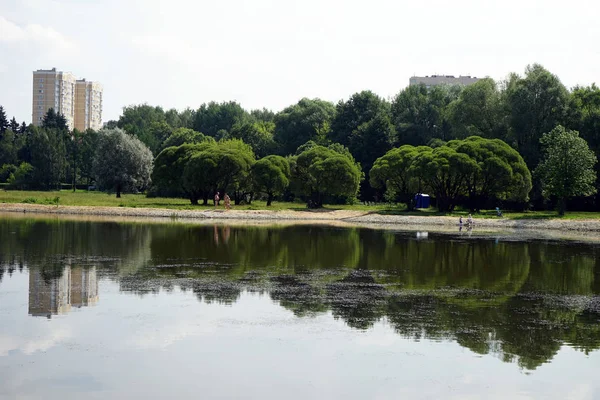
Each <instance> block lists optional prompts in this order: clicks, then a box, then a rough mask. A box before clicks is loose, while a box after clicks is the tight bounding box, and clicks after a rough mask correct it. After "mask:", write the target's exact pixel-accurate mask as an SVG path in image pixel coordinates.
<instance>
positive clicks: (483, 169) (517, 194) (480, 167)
mask: <svg viewBox="0 0 600 400" xmlns="http://www.w3.org/2000/svg"><path fill="white" fill-rule="evenodd" d="M447 146H448V147H450V148H452V149H454V150H456V151H457V152H458V153H463V154H466V155H468V156H469V157H470V158H472V159H473V160H474V161H475V162H476V163H477V166H476V168H474V169H473V173H472V174H470V175H468V176H467V177H466V185H467V192H468V196H469V203H470V208H471V209H472V210H476V209H477V210H479V209H480V208H481V206H482V204H483V203H484V201H485V200H488V199H491V198H496V199H499V200H511V201H517V202H526V201H527V200H529V192H530V191H531V187H532V184H531V173H530V172H529V169H528V168H527V164H525V161H524V160H523V157H521V155H520V154H519V152H517V151H516V150H515V149H513V148H512V147H510V146H509V145H508V144H506V143H505V142H503V141H502V140H500V139H484V138H482V137H479V136H471V137H468V138H466V139H464V140H451V141H450V142H448V144H447Z"/></svg>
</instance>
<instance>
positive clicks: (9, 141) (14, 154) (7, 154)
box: [0, 129, 19, 165]
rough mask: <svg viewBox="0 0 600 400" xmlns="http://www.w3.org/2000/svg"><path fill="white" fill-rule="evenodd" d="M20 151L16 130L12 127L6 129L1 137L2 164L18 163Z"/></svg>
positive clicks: (0, 163) (0, 158)
mask: <svg viewBox="0 0 600 400" xmlns="http://www.w3.org/2000/svg"><path fill="white" fill-rule="evenodd" d="M18 151H19V149H18V143H17V141H16V134H15V131H13V130H11V129H9V130H7V131H5V132H4V134H3V135H2V136H1V137H0V165H3V164H16V163H17V158H18Z"/></svg>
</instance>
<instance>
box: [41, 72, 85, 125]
mask: <svg viewBox="0 0 600 400" xmlns="http://www.w3.org/2000/svg"><path fill="white" fill-rule="evenodd" d="M75 82H76V79H75V76H74V75H73V74H71V73H70V72H62V71H57V70H56V68H52V69H50V70H44V69H38V70H37V71H34V72H33V105H32V113H31V122H32V123H33V124H34V125H36V126H39V125H41V124H42V121H43V119H44V115H46V113H47V112H48V110H49V109H50V108H54V111H56V112H59V113H61V114H63V115H64V116H65V118H66V119H67V124H68V125H69V128H70V129H73V127H74V126H75V116H74V105H75Z"/></svg>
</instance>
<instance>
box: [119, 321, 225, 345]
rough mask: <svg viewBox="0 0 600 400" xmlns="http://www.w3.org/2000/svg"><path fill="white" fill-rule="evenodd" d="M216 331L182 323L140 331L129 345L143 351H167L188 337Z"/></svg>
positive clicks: (195, 324)
mask: <svg viewBox="0 0 600 400" xmlns="http://www.w3.org/2000/svg"><path fill="white" fill-rule="evenodd" d="M214 331H215V328H214V326H210V325H206V324H205V325H202V326H201V325H199V324H197V323H193V322H192V321H181V322H178V323H176V324H173V325H169V324H167V325H164V326H162V327H159V328H148V329H144V330H141V331H138V332H136V335H135V337H133V338H131V340H130V341H129V344H130V345H133V346H135V347H137V348H141V349H166V348H167V347H169V346H171V345H172V344H174V343H176V342H179V341H181V340H183V339H185V338H187V337H192V336H202V335H207V334H210V333H213V332H214Z"/></svg>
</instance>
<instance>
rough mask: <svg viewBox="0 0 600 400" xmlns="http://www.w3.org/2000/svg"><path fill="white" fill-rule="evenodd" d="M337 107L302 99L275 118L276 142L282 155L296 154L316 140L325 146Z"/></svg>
mask: <svg viewBox="0 0 600 400" xmlns="http://www.w3.org/2000/svg"><path fill="white" fill-rule="evenodd" d="M334 115H335V107H334V105H333V104H332V103H330V102H328V101H323V100H320V99H307V98H303V99H301V100H300V101H299V102H298V103H297V104H294V105H292V106H289V107H287V108H285V109H284V110H283V111H281V112H279V113H278V114H277V115H276V116H275V134H274V137H275V141H276V142H277V143H278V145H279V146H280V149H281V154H294V152H295V151H296V149H297V148H298V147H299V146H300V145H302V144H304V143H306V142H308V141H309V140H314V141H316V142H318V143H320V144H325V141H326V135H327V133H328V132H329V129H330V126H331V121H332V120H333V117H334Z"/></svg>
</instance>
